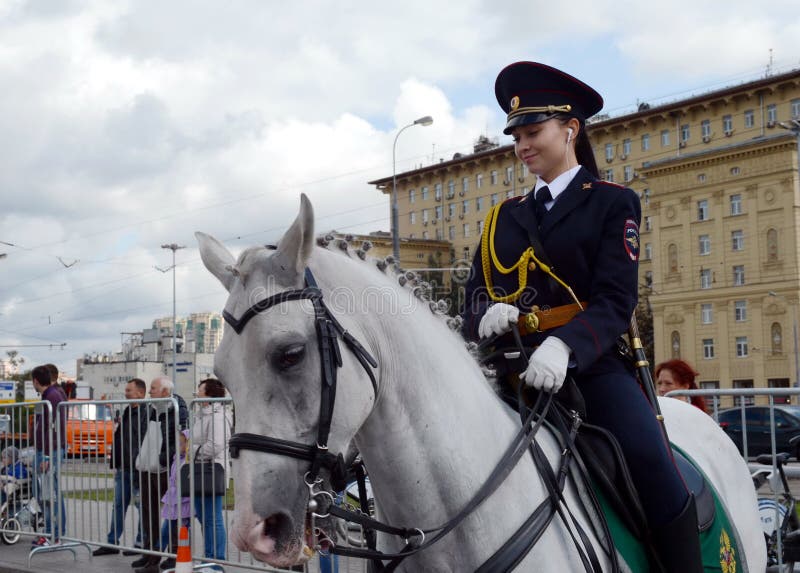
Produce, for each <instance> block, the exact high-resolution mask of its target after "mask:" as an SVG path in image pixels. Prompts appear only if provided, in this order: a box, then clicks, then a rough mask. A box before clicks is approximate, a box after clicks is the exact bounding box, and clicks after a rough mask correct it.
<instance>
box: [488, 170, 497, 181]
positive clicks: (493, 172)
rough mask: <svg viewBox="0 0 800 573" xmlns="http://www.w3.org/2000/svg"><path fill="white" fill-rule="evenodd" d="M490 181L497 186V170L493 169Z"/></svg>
mask: <svg viewBox="0 0 800 573" xmlns="http://www.w3.org/2000/svg"><path fill="white" fill-rule="evenodd" d="M489 180H490V182H491V184H492V185H497V170H496V169H492V172H491V173H490V174H489Z"/></svg>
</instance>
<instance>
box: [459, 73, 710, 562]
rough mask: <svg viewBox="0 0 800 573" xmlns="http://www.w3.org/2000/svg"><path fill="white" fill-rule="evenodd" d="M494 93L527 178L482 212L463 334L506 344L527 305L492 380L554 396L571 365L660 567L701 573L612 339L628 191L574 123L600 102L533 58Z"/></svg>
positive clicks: (679, 497) (651, 422)
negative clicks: (604, 170)
mask: <svg viewBox="0 0 800 573" xmlns="http://www.w3.org/2000/svg"><path fill="white" fill-rule="evenodd" d="M495 95H496V96H497V101H498V102H499V104H500V107H501V108H502V109H503V110H504V111H505V113H506V114H507V123H506V127H505V130H504V133H506V134H510V135H511V136H512V137H513V140H514V151H515V153H516V156H517V157H518V158H519V160H520V161H521V162H522V163H524V164H525V165H526V166H527V167H528V169H529V170H530V172H531V173H533V174H535V175H536V176H537V181H536V185H535V188H534V189H533V190H532V191H531V192H530V193H528V194H527V195H525V196H524V197H521V198H512V199H509V200H508V201H505V202H504V203H500V204H498V205H497V206H495V207H493V208H492V209H491V210H490V211H489V214H488V215H487V217H486V222H485V224H484V227H483V234H482V237H481V244H480V246H479V248H478V250H477V253H476V256H475V260H474V262H473V265H472V272H471V274H470V280H469V281H468V283H467V285H466V291H465V306H464V312H463V316H464V328H465V335H466V336H468V337H469V338H471V339H474V340H477V339H479V338H489V337H493V336H499V337H500V338H498V340H497V342H496V348H498V349H502V348H509V347H513V348H516V344H515V342H514V338H513V336H512V334H511V330H512V329H514V328H518V324H517V322H518V320H519V316H520V313H521V312H524V313H528V314H530V313H534V312H536V311H538V312H539V314H538V315H536V316H537V318H538V319H539V324H538V325H533V326H532V327H531V324H527V327H529V330H530V331H532V332H530V331H528V330H526V331H525V332H523V334H522V335H523V339H522V342H523V345H524V346H525V347H526V348H528V349H533V352H532V354H531V355H530V359H529V360H528V361H527V363H523V364H521V365H517V364H513V363H511V364H507V365H504V366H506V368H507V370H508V372H507V373H506V374H505V375H504V376H503V382H504V384H505V385H506V387H508V386H509V385H511V384H513V382H515V381H516V383H517V384H519V383H520V381H521V383H523V384H525V385H526V386H527V387H529V388H532V389H534V390H535V391H540V392H541V391H543V392H553V393H555V392H558V390H559V389H560V388H561V386H562V384H563V383H564V381H565V379H566V377H567V373H568V371H569V373H570V375H571V378H572V379H573V380H574V381H575V383H576V385H577V388H578V389H579V390H580V392H581V393H582V394H583V398H584V400H585V404H586V421H587V422H589V423H592V424H595V425H598V426H601V427H603V428H605V429H606V430H608V431H609V432H610V433H611V434H613V435H614V437H616V439H617V441H618V442H619V444H620V446H621V448H622V451H623V453H624V455H625V457H626V459H627V461H628V467H629V468H630V470H631V476H632V478H633V481H634V484H635V486H636V489H637V491H638V492H639V495H640V497H641V501H642V505H643V508H644V512H645V515H646V517H647V520H648V524H649V527H650V530H651V533H652V539H653V542H654V547H655V551H656V554H657V556H658V558H659V560H660V561H661V562H662V564H663V566H664V568H665V570H667V571H670V572H673V571H680V572H682V573H694V572H701V571H702V565H701V557H700V543H699V537H698V535H697V517H696V514H695V508H694V499H693V497H692V496H691V494H690V492H689V491H688V490H687V489H686V486H685V484H684V482H683V480H682V478H681V476H680V474H679V473H678V470H677V468H676V466H675V463H674V462H673V459H672V456H671V454H670V451H669V445H668V444H667V442H666V440H665V438H664V435H663V433H662V431H661V428H660V426H659V424H658V421H657V419H656V415H655V413H654V411H653V408H652V406H651V405H650V403H649V402H648V401H647V399H646V397H645V395H644V393H643V392H642V391H641V389H640V387H639V384H638V382H637V380H636V378H635V376H634V373H633V369H632V366H631V364H630V363H629V361H627V359H626V358H624V357H622V355H621V354H620V353H619V352H618V349H617V341H618V339H619V337H620V336H621V335H622V334H623V333H625V332H627V330H628V325H629V323H630V320H631V316H632V314H633V311H634V309H635V308H636V301H637V296H638V260H639V221H640V218H641V207H640V205H639V197H638V196H637V194H636V193H635V192H634V191H632V190H631V189H628V188H626V187H623V186H621V185H616V184H613V183H609V182H606V181H601V180H599V178H598V170H597V163H596V161H595V158H594V154H593V151H592V146H591V143H590V141H589V138H588V136H587V133H586V120H587V119H589V118H590V117H591V116H593V115H594V114H596V113H597V112H599V111H600V110H601V109H602V106H603V99H602V97H601V96H600V95H599V94H598V93H597V92H596V91H595V90H593V89H592V88H591V87H589V86H588V85H586V84H585V83H583V82H581V81H580V80H578V79H576V78H574V77H572V76H570V75H568V74H566V73H564V72H562V71H561V70H557V69H555V68H552V67H550V66H546V65H543V64H540V63H535V62H518V63H515V64H511V65H510V66H508V67H506V68H505V69H503V70H502V71H501V72H500V74H499V75H498V77H497V81H496V83H495ZM534 307H538V308H534ZM523 360H524V359H523ZM518 373H519V374H518Z"/></svg>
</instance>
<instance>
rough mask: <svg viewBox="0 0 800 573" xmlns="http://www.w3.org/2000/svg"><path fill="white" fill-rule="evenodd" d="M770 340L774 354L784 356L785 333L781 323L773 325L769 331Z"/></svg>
mask: <svg viewBox="0 0 800 573" xmlns="http://www.w3.org/2000/svg"><path fill="white" fill-rule="evenodd" d="M769 339H770V344H771V345H772V354H783V331H782V330H781V325H780V323H778V322H773V323H772V326H771V327H770V329H769Z"/></svg>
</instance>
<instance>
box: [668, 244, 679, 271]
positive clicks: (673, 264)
mask: <svg viewBox="0 0 800 573" xmlns="http://www.w3.org/2000/svg"><path fill="white" fill-rule="evenodd" d="M667 259H668V260H669V272H671V273H677V272H678V245H676V244H675V243H670V245H669V246H668V247H667Z"/></svg>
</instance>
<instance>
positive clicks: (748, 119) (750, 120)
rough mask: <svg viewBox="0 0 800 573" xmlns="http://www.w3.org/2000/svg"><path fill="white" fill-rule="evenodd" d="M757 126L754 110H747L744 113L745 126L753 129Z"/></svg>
mask: <svg viewBox="0 0 800 573" xmlns="http://www.w3.org/2000/svg"><path fill="white" fill-rule="evenodd" d="M755 125H756V114H755V113H754V112H753V110H752V109H746V110H745V111H744V126H745V127H746V128H752V127H755Z"/></svg>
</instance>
